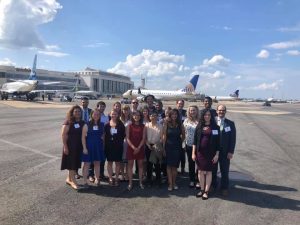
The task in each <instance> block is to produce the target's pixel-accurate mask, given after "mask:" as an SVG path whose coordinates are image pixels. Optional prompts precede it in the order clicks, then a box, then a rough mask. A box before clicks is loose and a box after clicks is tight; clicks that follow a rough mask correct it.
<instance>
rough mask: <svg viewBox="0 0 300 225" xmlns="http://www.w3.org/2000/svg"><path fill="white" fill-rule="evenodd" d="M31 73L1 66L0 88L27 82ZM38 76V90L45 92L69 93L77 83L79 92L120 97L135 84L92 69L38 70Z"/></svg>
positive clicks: (126, 78) (26, 69)
mask: <svg viewBox="0 0 300 225" xmlns="http://www.w3.org/2000/svg"><path fill="white" fill-rule="evenodd" d="M30 72H31V69H29V68H17V67H14V66H3V65H0V86H2V84H4V83H6V82H10V81H14V80H26V79H28V77H29V74H30ZM36 74H37V79H38V81H39V83H38V86H37V88H36V90H45V91H46V92H47V90H48V91H50V90H62V91H66V92H68V91H70V90H72V89H74V87H75V85H76V83H77V90H81V91H87V90H89V91H94V92H95V93H96V94H97V95H102V96H104V95H105V96H106V95H116V96H119V95H121V94H122V93H124V92H125V91H127V90H128V89H131V88H133V82H132V81H131V79H130V78H129V77H127V76H124V75H119V74H114V73H108V72H104V71H101V70H95V69H91V68H86V69H85V70H83V71H76V72H60V71H50V70H44V69H37V70H36ZM77 80H78V82H77ZM45 82H59V83H55V84H49V85H44V84H43V83H45Z"/></svg>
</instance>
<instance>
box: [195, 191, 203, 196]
mask: <svg viewBox="0 0 300 225" xmlns="http://www.w3.org/2000/svg"><path fill="white" fill-rule="evenodd" d="M203 194H204V190H201V191H200V192H198V193H197V194H196V198H201V197H202V196H203Z"/></svg>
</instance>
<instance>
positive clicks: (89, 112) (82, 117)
mask: <svg viewBox="0 0 300 225" xmlns="http://www.w3.org/2000/svg"><path fill="white" fill-rule="evenodd" d="M92 111H93V110H92V109H90V108H88V114H89V119H90V118H91V115H92ZM81 114H82V115H81V119H82V120H83V121H84V114H83V108H82V107H81Z"/></svg>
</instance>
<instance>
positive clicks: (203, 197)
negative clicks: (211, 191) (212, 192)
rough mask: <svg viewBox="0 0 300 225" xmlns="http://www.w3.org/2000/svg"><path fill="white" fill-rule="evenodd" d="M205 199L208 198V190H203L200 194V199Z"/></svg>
mask: <svg viewBox="0 0 300 225" xmlns="http://www.w3.org/2000/svg"><path fill="white" fill-rule="evenodd" d="M205 195H206V196H205ZM207 199H208V191H205V192H204V193H203V195H202V200H207Z"/></svg>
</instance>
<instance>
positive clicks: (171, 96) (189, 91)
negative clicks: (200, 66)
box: [123, 75, 199, 101]
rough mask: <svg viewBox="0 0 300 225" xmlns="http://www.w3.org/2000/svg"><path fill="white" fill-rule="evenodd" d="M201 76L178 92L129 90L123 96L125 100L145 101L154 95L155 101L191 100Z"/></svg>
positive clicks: (194, 78) (194, 77)
mask: <svg viewBox="0 0 300 225" xmlns="http://www.w3.org/2000/svg"><path fill="white" fill-rule="evenodd" d="M198 79H199V75H194V76H193V78H192V79H191V80H190V82H189V83H188V84H187V85H186V86H185V87H184V88H183V89H180V90H178V91H167V90H148V89H140V88H139V89H136V90H128V91H126V92H125V93H124V94H123V97H124V98H136V99H138V100H140V101H143V100H144V99H145V97H146V96H148V95H152V96H153V97H154V98H155V100H177V99H189V98H191V97H193V96H194V95H195V90H196V86H197V82H198Z"/></svg>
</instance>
